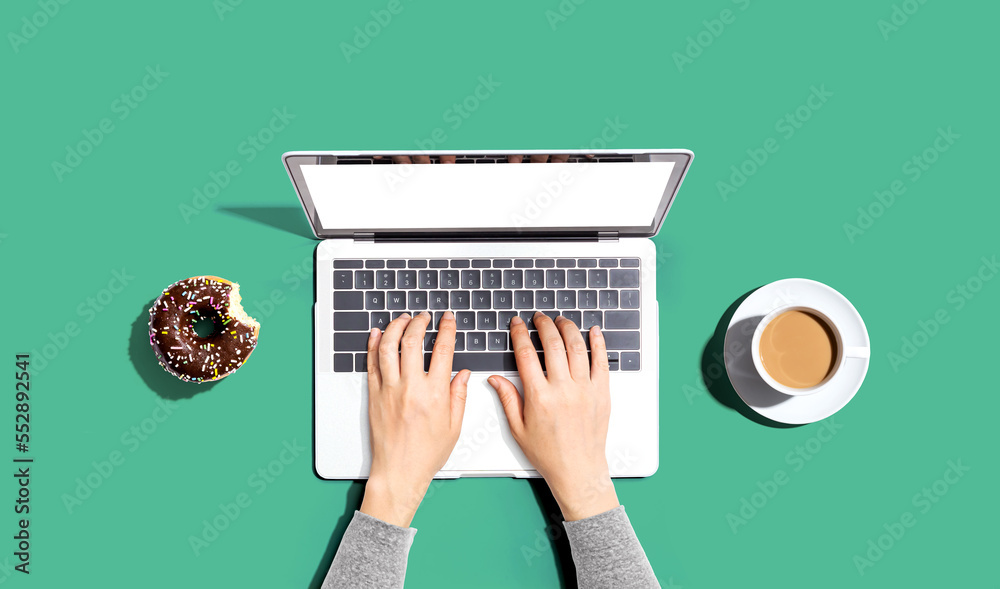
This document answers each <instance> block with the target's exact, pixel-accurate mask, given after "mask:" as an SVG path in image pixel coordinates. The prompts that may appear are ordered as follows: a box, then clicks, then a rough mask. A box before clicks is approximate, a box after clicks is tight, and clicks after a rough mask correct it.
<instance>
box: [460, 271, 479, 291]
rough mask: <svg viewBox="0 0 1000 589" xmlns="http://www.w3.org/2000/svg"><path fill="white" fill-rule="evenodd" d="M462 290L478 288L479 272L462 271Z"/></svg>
mask: <svg viewBox="0 0 1000 589" xmlns="http://www.w3.org/2000/svg"><path fill="white" fill-rule="evenodd" d="M462 288H480V283H479V270H462Z"/></svg>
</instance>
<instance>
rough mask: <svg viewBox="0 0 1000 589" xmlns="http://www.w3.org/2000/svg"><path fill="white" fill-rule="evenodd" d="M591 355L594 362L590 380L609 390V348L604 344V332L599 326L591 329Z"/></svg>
mask: <svg viewBox="0 0 1000 589" xmlns="http://www.w3.org/2000/svg"><path fill="white" fill-rule="evenodd" d="M589 339H590V354H591V356H593V358H594V360H593V362H591V366H590V380H592V381H594V383H596V384H597V385H600V386H602V387H603V389H604V390H605V391H608V390H609V386H610V385H609V380H610V374H611V373H610V372H609V370H608V348H607V346H606V344H605V343H604V332H603V331H601V328H600V327H598V326H596V325H595V326H593V327H591V328H590V338H589Z"/></svg>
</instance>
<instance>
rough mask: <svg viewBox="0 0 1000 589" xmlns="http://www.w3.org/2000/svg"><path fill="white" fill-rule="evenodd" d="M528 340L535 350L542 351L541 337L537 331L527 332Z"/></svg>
mask: <svg viewBox="0 0 1000 589" xmlns="http://www.w3.org/2000/svg"><path fill="white" fill-rule="evenodd" d="M528 338H529V339H530V340H531V345H532V346H534V347H535V349H536V350H541V349H542V337H541V336H540V335H538V332H537V331H529V332H528Z"/></svg>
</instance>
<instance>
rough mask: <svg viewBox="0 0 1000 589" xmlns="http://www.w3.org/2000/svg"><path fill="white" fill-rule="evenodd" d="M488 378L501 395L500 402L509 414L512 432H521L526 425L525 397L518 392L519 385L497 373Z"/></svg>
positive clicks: (508, 418)
mask: <svg viewBox="0 0 1000 589" xmlns="http://www.w3.org/2000/svg"><path fill="white" fill-rule="evenodd" d="M487 380H488V381H489V383H490V386H492V387H493V388H494V389H495V390H496V392H497V396H498V397H500V404H501V405H503V412H504V413H506V414H507V421H508V423H510V429H511V432H514V433H517V434H520V433H521V428H522V427H523V426H524V399H522V398H521V395H520V393H518V392H517V387H515V386H514V383H512V382H510V381H509V380H507V379H506V378H504V377H502V376H497V375H495V374H494V375H493V376H491V377H489V379H487Z"/></svg>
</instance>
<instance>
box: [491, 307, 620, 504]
mask: <svg viewBox="0 0 1000 589" xmlns="http://www.w3.org/2000/svg"><path fill="white" fill-rule="evenodd" d="M533 322H534V324H535V327H536V328H537V329H538V335H539V337H540V339H541V341H542V349H543V350H544V352H545V368H546V371H547V372H548V376H547V377H546V375H545V373H543V372H542V367H541V365H540V364H539V362H538V353H537V352H536V351H535V348H534V346H533V345H532V343H531V339H530V338H529V336H528V329H527V327H526V326H525V324H524V322H523V321H521V319H520V318H519V317H514V318H513V319H511V321H510V337H511V340H512V342H513V346H514V356H515V357H516V359H517V371H518V373H519V374H520V376H521V382H523V383H524V397H523V398H522V397H521V395H519V394H518V392H517V389H516V388H515V387H514V384H513V383H511V382H510V381H509V380H507V379H506V378H504V377H502V376H498V375H493V376H491V377H490V378H489V383H490V384H491V385H492V386H493V388H494V389H496V391H497V395H498V396H499V397H500V402H501V403H502V404H503V408H504V412H505V413H506V414H507V421H508V422H509V423H510V431H511V434H513V436H514V440H516V441H517V443H518V445H519V446H520V447H521V450H523V451H524V455H525V456H527V457H528V460H530V461H531V464H533V465H534V466H535V469H537V470H538V473H539V474H541V475H542V476H543V477H545V481H546V482H547V483H548V485H549V489H551V490H552V495H553V496H554V497H555V499H556V502H558V503H559V508H560V509H561V510H562V512H563V516H564V517H565V518H566V520H567V521H573V520H578V519H583V518H585V517H590V516H592V515H597V514H599V513H603V512H605V511H608V510H609V509H614V508H615V507H618V495H617V494H616V493H615V487H614V485H613V484H612V482H611V476H610V474H609V471H608V461H607V457H606V456H605V453H604V448H605V445H606V443H607V438H608V418H609V417H610V415H611V391H610V387H609V384H608V381H609V372H608V354H607V350H606V348H605V345H604V335H603V334H602V333H601V330H600V328H598V327H593V328H591V330H590V336H589V337H590V348H591V350H592V353H593V357H594V360H593V365H591V362H590V361H589V360H588V358H587V348H586V345H585V344H584V341H583V336H582V334H581V333H580V329H579V328H578V327H577V326H576V324H575V323H573V322H572V321H570V320H569V319H566V318H565V317H562V316H559V317H556V320H555V322H554V323H553V321H552V319H550V318H549V317H548V316H547V315H545V314H543V313H540V312H536V313H535V316H534V319H533Z"/></svg>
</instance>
